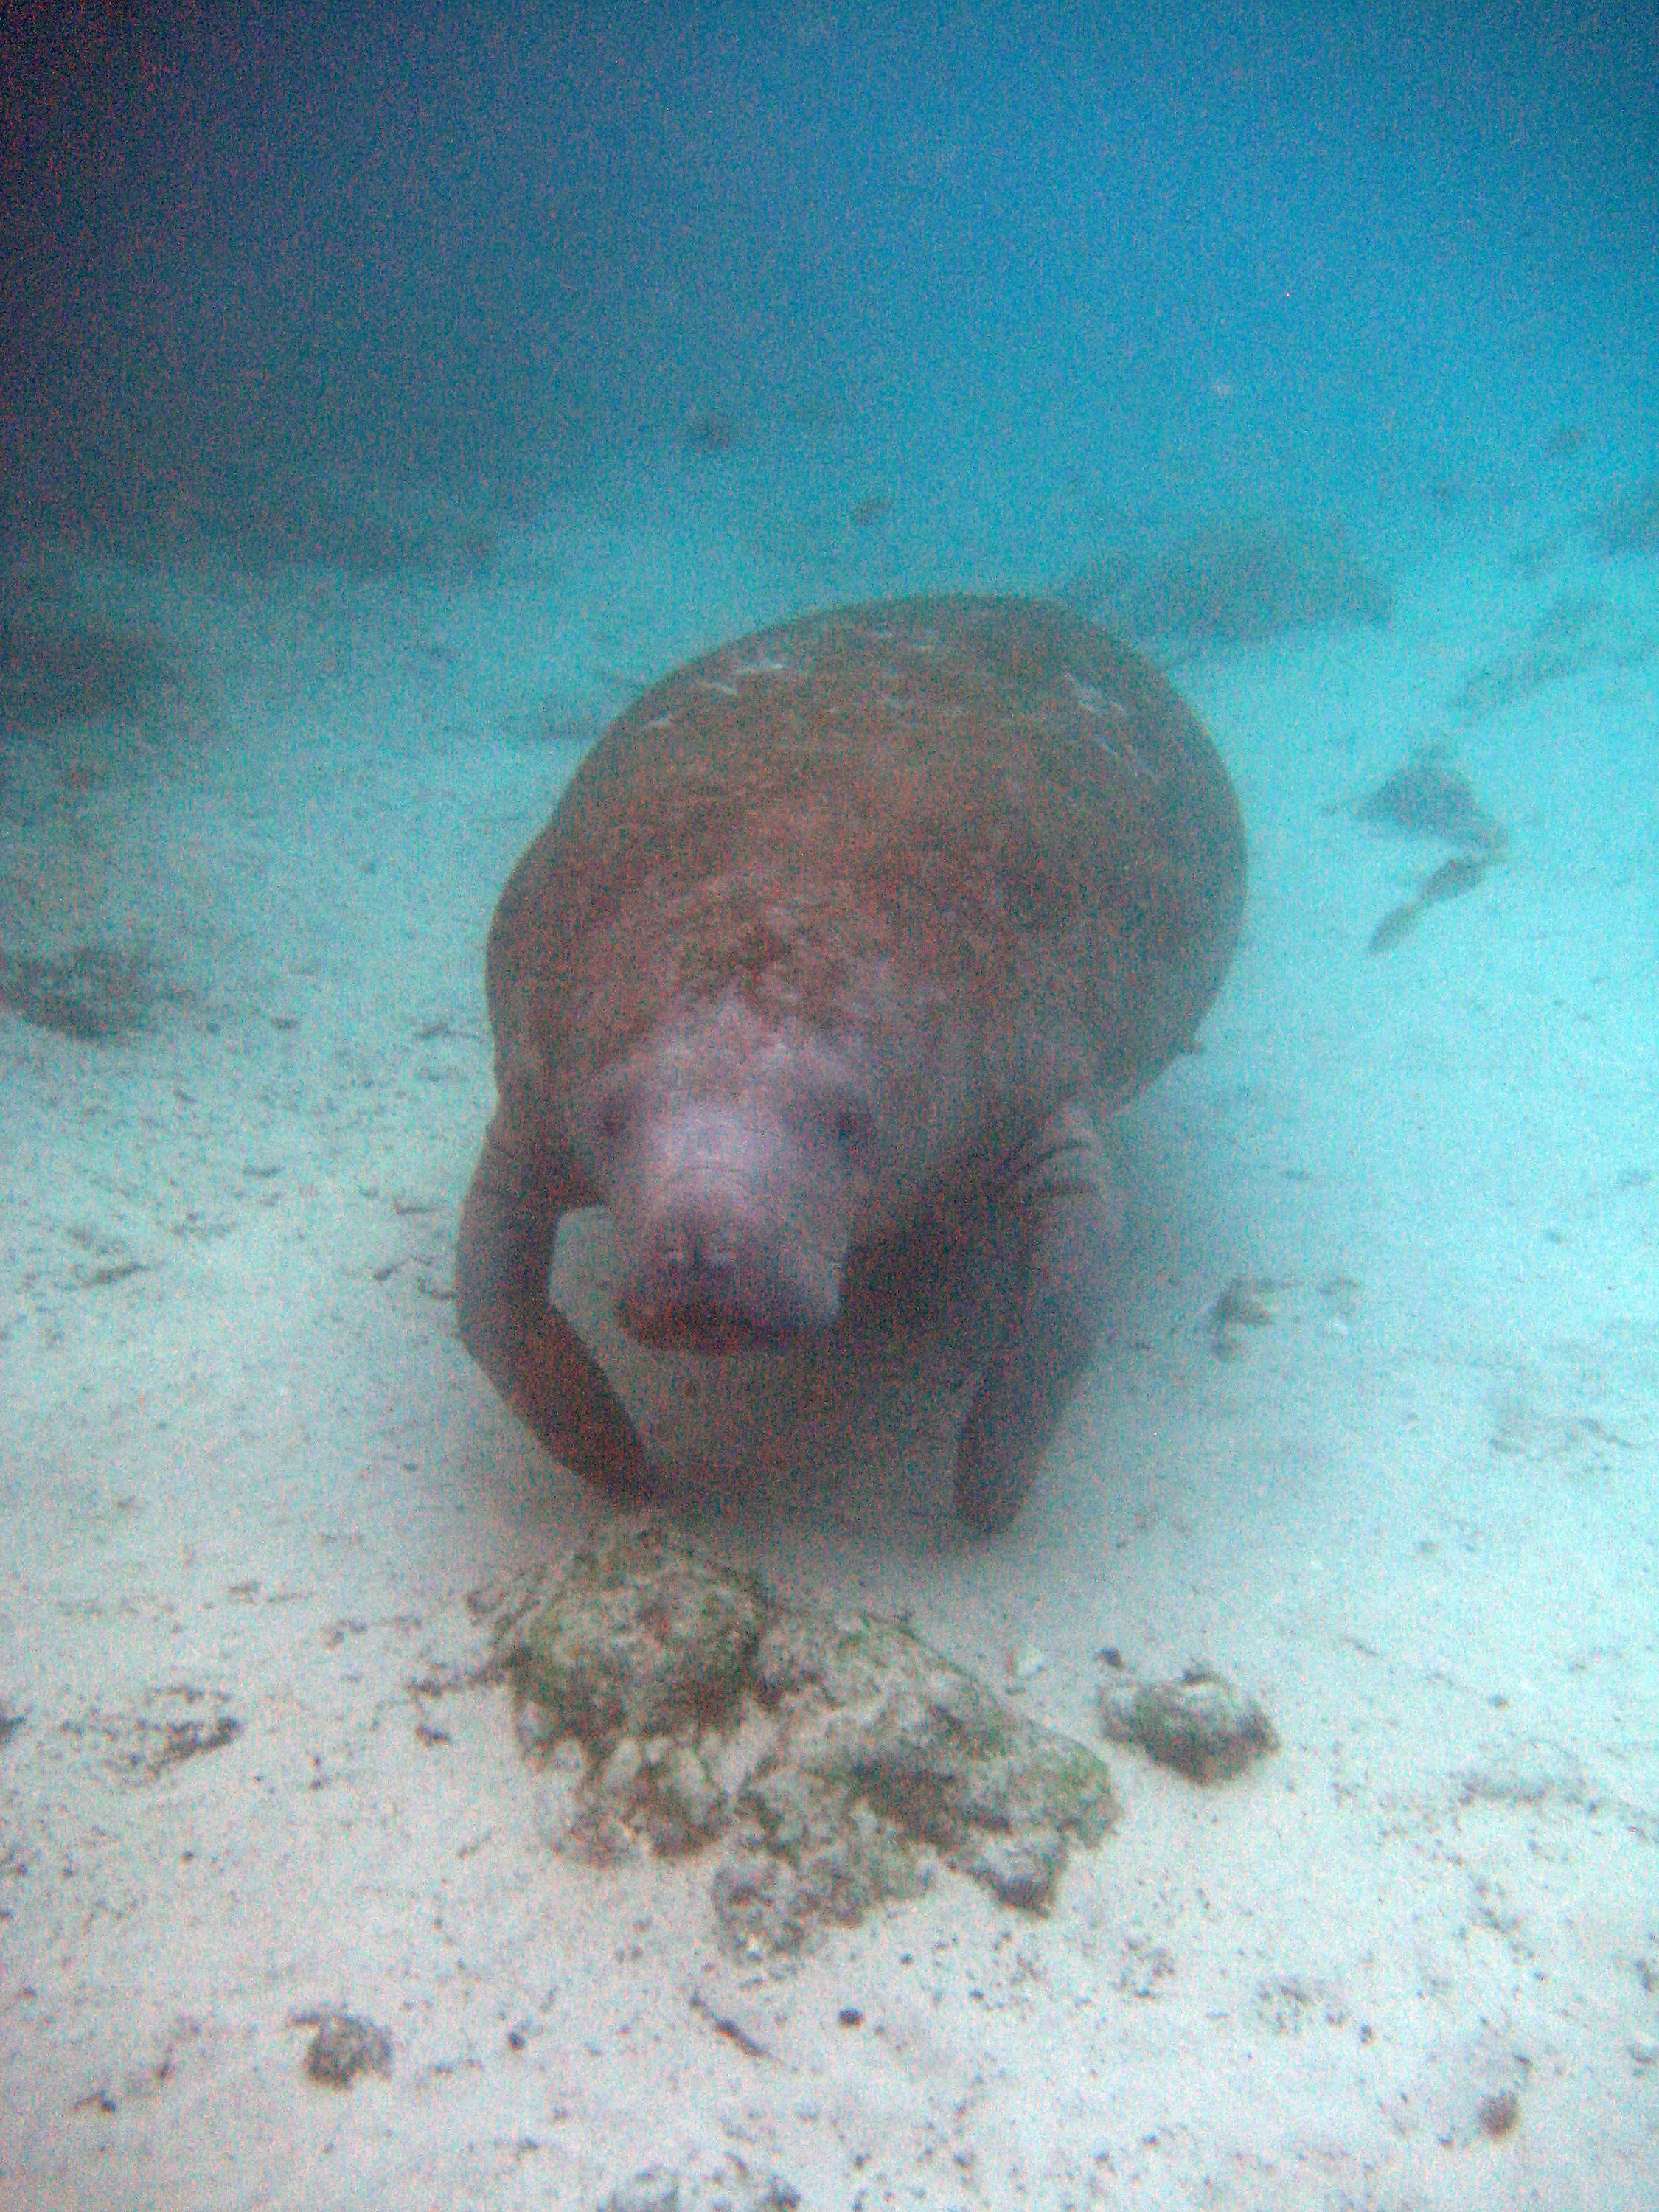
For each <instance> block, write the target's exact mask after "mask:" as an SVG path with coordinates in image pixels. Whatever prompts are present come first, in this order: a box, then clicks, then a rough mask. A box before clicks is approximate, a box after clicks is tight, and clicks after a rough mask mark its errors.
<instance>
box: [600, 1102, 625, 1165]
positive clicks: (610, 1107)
mask: <svg viewBox="0 0 1659 2212" xmlns="http://www.w3.org/2000/svg"><path fill="white" fill-rule="evenodd" d="M593 1126H594V1127H595V1129H596V1130H597V1132H598V1133H599V1142H600V1143H601V1144H602V1145H603V1146H605V1150H606V1151H607V1152H614V1151H615V1149H616V1147H617V1146H618V1145H619V1144H620V1143H621V1142H622V1139H623V1131H624V1130H625V1129H626V1128H627V1127H628V1101H627V1100H626V1098H625V1097H623V1094H622V1092H621V1091H607V1092H606V1093H605V1097H604V1099H603V1100H602V1101H601V1103H600V1106H599V1113H598V1115H597V1116H596V1117H595V1120H594V1125H593Z"/></svg>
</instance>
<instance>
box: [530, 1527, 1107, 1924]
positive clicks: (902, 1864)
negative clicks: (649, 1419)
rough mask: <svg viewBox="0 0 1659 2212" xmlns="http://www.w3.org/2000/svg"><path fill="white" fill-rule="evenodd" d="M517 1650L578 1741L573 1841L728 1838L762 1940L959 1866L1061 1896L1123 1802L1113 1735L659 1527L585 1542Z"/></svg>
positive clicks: (737, 1919)
mask: <svg viewBox="0 0 1659 2212" xmlns="http://www.w3.org/2000/svg"><path fill="white" fill-rule="evenodd" d="M504 1644H505V1648H506V1652H507V1658H508V1660H509V1662H510V1664H511V1666H512V1668H513V1673H514V1674H515V1677H516V1679H517V1680H518V1683H519V1686H520V1693H521V1697H522V1698H523V1699H524V1700H525V1703H526V1711H527V1712H528V1713H529V1714H530V1715H531V1716H532V1719H533V1726H532V1729H530V1730H529V1731H528V1733H529V1735H530V1737H531V1740H532V1741H534V1742H536V1743H538V1744H539V1746H540V1747H542V1748H543V1749H544V1750H550V1749H552V1748H553V1747H557V1746H560V1745H563V1746H564V1747H566V1749H565V1753H564V1754H563V1760H564V1772H565V1775H566V1778H567V1787H566V1790H565V1793H564V1797H563V1801H562V1805H561V1807H560V1809H559V1811H558V1813H557V1814H556V1818H555V1820H554V1822H553V1827H554V1831H555V1838H556V1841H557V1842H558V1844H560V1846H561V1847H562V1848H565V1849H572V1850H577V1851H579V1852H580V1853H581V1854H582V1855H584V1856H586V1857H589V1858H592V1859H595V1860H600V1861H603V1860H607V1859H610V1858H613V1857H617V1856H618V1855H619V1854H621V1853H623V1852H626V1851H628V1850H632V1849H635V1848H638V1847H640V1846H641V1845H648V1846H649V1847H650V1848H652V1849H653V1850H656V1851H658V1852H659V1853H663V1854H673V1853H677V1852H680V1851H685V1850H694V1849H696V1848H697V1847H698V1846H700V1845H702V1844H706V1843H708V1842H711V1841H712V1840H713V1839H714V1838H716V1837H723V1838H725V1841H724V1846H723V1851H722V1857H721V1863H720V1865H719V1866H718V1867H717V1869H716V1870H715V1874H714V1882H713V1896H714V1907H715V1912H716V1916H717V1918H718V1919H719V1922H720V1926H721V1929H722V1930H723V1932H724V1933H725V1935H726V1938H727V1940H728V1941H729V1942H731V1943H732V1945H733V1947H734V1948H737V1949H738V1950H740V1951H742V1952H744V1953H745V1954H750V1955H765V1954H788V1953H791V1952H794V1951H798V1950H799V1949H801V1948H804V1947H805V1945H806V1944H808V1943H810V1942H811V1940H812V1938H813V1936H814V1935H815V1934H816V1932H817V1930H818V1929H820V1928H822V1927H823V1926H824V1925H826V1924H842V1925H848V1924H851V1923H854V1922H856V1921H858V1920H859V1919H860V1918H861V1917H863V1916H864V1914H865V1913H866V1911H868V1910H870V1909H871V1908H872V1906H873V1905H878V1904H879V1903H881V1902H882V1901H884V1899H893V1898H900V1897H905V1896H911V1895H914V1894H915V1893H917V1892H918V1891H919V1890H921V1888H923V1887H926V1885H927V1882H928V1881H929V1880H930V1879H931V1877H932V1874H933V1867H934V1865H935V1863H938V1862H940V1861H942V1862H943V1863H945V1864H947V1865H949V1866H951V1867H953V1868H955V1869H957V1870H958V1871H960V1872H962V1873H963V1874H966V1875H970V1876H971V1877H972V1878H973V1879H974V1880H975V1881H980V1882H981V1883H983V1884H984V1885H985V1886H986V1887H987V1888H989V1889H990V1890H991V1891H992V1892H993V1893H994V1894H995V1895H996V1896H997V1897H999V1898H1000V1899H1002V1901H1003V1902H1004V1903H1006V1904H1008V1905H1016V1906H1019V1907H1021V1908H1023V1909H1024V1910H1026V1911H1034V1912H1041V1911H1045V1910H1046V1909H1047V1908H1048V1905H1049V1904H1050V1903H1051V1901H1052V1899H1053V1896H1054V1888H1055V1886H1056V1884H1057V1882H1058V1881H1059V1877H1060V1871H1061V1869H1062V1868H1063V1867H1064V1865H1065V1863H1066V1855H1067V1852H1068V1850H1069V1849H1070V1847H1071V1844H1072V1843H1073V1841H1074V1840H1076V1841H1080V1842H1082V1843H1085V1844H1091V1845H1092V1844H1097V1843H1098V1842H1099V1841H1100V1840H1101V1838H1102V1837H1103V1835H1104V1834H1105V1833H1106V1832H1107V1830H1108V1829H1109V1827H1110V1826H1111V1825H1112V1823H1113V1822H1114V1820H1115V1818H1116V1814H1117V1807H1116V1801H1115V1796H1114V1795H1113V1791H1112V1786H1111V1780H1110V1777H1109V1774H1108V1772H1107V1770H1106V1768H1105V1766H1104V1765H1103V1763H1102V1762H1101V1760H1100V1759H1097V1757H1096V1756H1095V1754H1094V1753H1092V1752H1090V1751H1088V1750H1085V1748H1084V1747H1082V1746H1081V1745H1079V1744H1074V1743H1072V1742H1070V1741H1067V1740H1066V1739H1065V1738H1062V1737H1060V1736H1056V1735H1052V1734H1050V1733H1049V1732H1048V1730H1046V1729H1042V1728H1039V1727H1038V1726H1036V1724H1035V1723H1032V1722H1030V1721H1028V1720H1026V1719H1025V1718H1024V1717H1022V1716H1020V1715H1018V1714H1015V1713H1012V1712H1010V1711H1007V1709H1006V1707H1004V1706H1003V1705H1001V1704H1000V1703H999V1701H998V1700H997V1699H995V1698H994V1697H993V1696H991V1695H990V1693H989V1692H987V1690H986V1689H985V1688H984V1686H982V1685H981V1683H980V1682H979V1681H978V1680H976V1679H975V1677H974V1676H973V1675H972V1674H969V1673H968V1672H967V1671H966V1670H965V1669H964V1668H960V1667H957V1666H954V1665H953V1664H951V1662H949V1661H948V1660H945V1659H944V1658H942V1657H941V1656H939V1654H938V1653H937V1652H935V1651H933V1650H930V1649H929V1648H928V1646H927V1644H924V1643H923V1642H922V1641H921V1638H918V1637H916V1636H915V1635H914V1634H912V1633H911V1632H910V1631H909V1630H908V1629H907V1628H904V1627H902V1626H899V1625H897V1624H896V1623H893V1622H890V1621H884V1620H873V1619H872V1618H870V1617H869V1616H867V1615H865V1614H862V1613H859V1614H852V1615H841V1616H836V1617H831V1616H830V1615H829V1614H826V1613H819V1612H817V1611H816V1610H814V1609H811V1608H807V1607H788V1606H783V1605H781V1604H779V1603H777V1602H776V1601H775V1600H773V1599H771V1598H769V1596H768V1595H766V1593H765V1592H764V1591H763V1590H762V1589H761V1588H760V1586H759V1585H758V1584H757V1583H755V1582H754V1581H753V1580H752V1579H751V1578H750V1577H745V1576H742V1575H739V1574H736V1573H734V1572H733V1571H732V1570H730V1569H728V1568H726V1567H723V1566H720V1565H717V1564H715V1563H714V1562H713V1561H711V1560H708V1559H702V1557H701V1556H700V1555H699V1554H698V1553H696V1552H695V1551H693V1550H692V1549H691V1548H690V1547H689V1546H687V1545H684V1544H683V1543H681V1542H680V1541H679V1540H678V1539H677V1538H675V1537H672V1536H671V1535H670V1534H668V1533H667V1532H666V1531H665V1530H664V1529H662V1528H659V1527H657V1526H654V1525H647V1526H646V1527H644V1528H633V1529H629V1530H624V1531H623V1532H622V1533H620V1534H618V1535H617V1536H616V1537H615V1538H613V1539H612V1540H611V1541H610V1542H609V1543H608V1544H606V1545H605V1546H604V1547H601V1548H600V1549H599V1550H598V1551H595V1552H589V1553H582V1554H580V1556H579V1557H578V1558H577V1559H576V1560H575V1561H574V1563H573V1565H572V1567H571V1569H570V1571H569V1573H568V1575H567V1576H566V1577H565V1578H564V1580H563V1581H562V1583H560V1584H559V1585H558V1586H557V1588H556V1589H554V1590H553V1591H552V1592H551V1593H550V1595H546V1596H544V1597H540V1598H538V1599H537V1600H536V1601H533V1602H532V1604H531V1605H530V1606H529V1607H528V1608H527V1609H523V1610H520V1613H518V1614H517V1616H516V1617H515V1618H514V1619H513V1620H512V1621H510V1622H509V1623H508V1624H507V1626H506V1628H505V1630H504ZM573 1740H574V1747H579V1748H577V1749H576V1750H575V1753H574V1757H572V1756H570V1755H569V1753H570V1749H571V1747H572V1743H573Z"/></svg>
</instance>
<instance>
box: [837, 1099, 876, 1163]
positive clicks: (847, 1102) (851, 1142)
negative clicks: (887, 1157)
mask: <svg viewBox="0 0 1659 2212" xmlns="http://www.w3.org/2000/svg"><path fill="white" fill-rule="evenodd" d="M830 1127H832V1128H833V1130H834V1131H835V1137H836V1144H837V1146H839V1147H840V1148H841V1150H842V1152H844V1153H845V1154H846V1155H847V1157H848V1159H849V1160H855V1159H857V1158H860V1156H861V1155H862V1154H863V1153H865V1152H867V1151H868V1150H869V1148H870V1146H872V1144H873V1143H874V1141H875V1135H876V1119H875V1116H874V1115H873V1114H872V1112H871V1111H870V1109H869V1108H868V1107H867V1106H866V1104H865V1103H864V1102H863V1100H862V1099H860V1098H843V1099H842V1101H841V1103H840V1104H839V1105H838V1106H837V1107H836V1112H835V1119H834V1121H832V1122H831V1124H830Z"/></svg>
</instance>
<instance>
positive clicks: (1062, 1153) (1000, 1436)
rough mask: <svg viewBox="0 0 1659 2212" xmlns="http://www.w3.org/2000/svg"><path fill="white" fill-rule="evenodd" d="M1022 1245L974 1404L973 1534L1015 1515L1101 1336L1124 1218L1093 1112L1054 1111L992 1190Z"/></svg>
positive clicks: (960, 1508)
mask: <svg viewBox="0 0 1659 2212" xmlns="http://www.w3.org/2000/svg"><path fill="white" fill-rule="evenodd" d="M990 1195H991V1198H992V1201H993V1203H994V1206H995V1207H996V1209H997V1212H998V1213H999V1215H1000V1217H1001V1218H1002V1221H1003V1223H1004V1225H1005V1226H1006V1227H1007V1228H1008V1229H1009V1230H1011V1231H1012V1232H1013V1237H1014V1241H1015V1244H1016V1247H1017V1249H1018V1255H1019V1257H1018V1269H1017V1275H1018V1290H1017V1297H1016V1303H1015V1307H1014V1310H1013V1312H1012V1316H1010V1318H1009V1320H1008V1322H1007V1323H1006V1327H1005V1328H1004V1331H1003V1334H1002V1336H1001V1338H1000V1341H999V1342H998V1344H997V1346H996V1347H995V1349H994V1352H992V1354H991V1358H990V1359H989V1361H988V1362H987V1365H986V1368H985V1371H984V1373H983V1374H982V1375H981V1377H980V1380H979V1386H978V1388H977V1389H975V1393H974V1395H973V1398H972V1401H971V1402H970V1403H969V1408H968V1418H967V1420H966V1422H965V1423H964V1424H963V1431H962V1441H961V1443H960V1444H959V1445H958V1447H957V1484H956V1502H957V1512H958V1513H959V1514H960V1515H961V1516H962V1517H963V1521H964V1522H966V1523H967V1524H968V1526H969V1528H971V1529H972V1530H973V1531H974V1532H975V1534H981V1535H983V1534H990V1533H991V1532H992V1531H994V1530H995V1529H998V1528H1004V1527H1006V1524H1007V1523H1008V1522H1010V1521H1011V1520H1012V1518H1013V1516H1014V1515H1015V1514H1016V1513H1017V1512H1018V1510H1019V1507H1020V1504H1021V1503H1022V1501H1023V1500H1024V1496H1025V1493H1026V1492H1027V1491H1028V1490H1029V1489H1030V1485H1031V1478H1032V1476H1033V1474H1035V1473H1036V1469H1037V1467H1038V1465H1039V1463H1040V1462H1041V1461H1042V1455H1043V1452H1044V1451H1045V1450H1046V1449H1047V1448H1048V1443H1049V1440H1050V1439H1051V1437H1053V1436H1054V1431H1055V1430H1056V1429H1057V1428H1058V1427H1059V1426H1060V1417H1061V1415H1062V1414H1063V1413H1065V1411H1066V1406H1067V1404H1068V1403H1069V1402H1070V1400H1071V1396H1072V1393H1073V1391H1074V1390H1075V1389H1076V1388H1077V1385H1078V1383H1079V1378H1080V1377H1081V1376H1082V1374H1083V1370H1084V1369H1085V1367H1086V1366H1087V1365H1088V1364H1089V1360H1090V1358H1091V1354H1092V1353H1093V1351H1094V1348H1095V1340H1096V1339H1097V1336H1098V1335H1099V1334H1100V1326H1101V1320H1102V1316H1103V1313H1104V1310H1105V1306H1106V1299H1107V1290H1108V1284H1109V1271H1110V1260H1111V1248H1112V1229H1113V1225H1114V1222H1115V1211H1114V1208H1113V1207H1112V1206H1111V1203H1110V1201H1109V1199H1108V1197H1107V1195H1106V1192H1105V1190H1104V1188H1103V1173H1102V1166H1101V1158H1100V1147H1099V1144H1098V1141H1097V1138H1096V1136H1095V1133H1094V1131H1093V1129H1092V1128H1091V1127H1090V1126H1089V1124H1088V1122H1087V1121H1086V1120H1085V1118H1084V1116H1083V1115H1081V1114H1080V1113H1079V1112H1076V1111H1074V1110H1073V1109H1069V1108H1068V1109H1065V1110H1063V1111H1062V1112H1060V1113H1059V1114H1056V1115H1054V1118H1053V1120H1052V1121H1048V1122H1047V1123H1046V1124H1045V1125H1044V1127H1042V1129H1041V1130H1039V1131H1038V1133H1036V1136H1035V1137H1034V1138H1033V1139H1031V1141H1030V1143H1029V1144H1028V1145H1025V1146H1022V1147H1021V1149H1020V1150H1019V1152H1018V1153H1016V1154H1015V1155H1014V1157H1013V1158H1012V1159H1010V1160H1009V1161H1008V1162H1007V1163H1006V1165H1005V1168H1004V1170H1003V1171H1002V1173H1001V1175H1000V1176H999V1177H998V1179H997V1182H996V1183H995V1185H994V1188H993V1189H992V1192H991V1194H990Z"/></svg>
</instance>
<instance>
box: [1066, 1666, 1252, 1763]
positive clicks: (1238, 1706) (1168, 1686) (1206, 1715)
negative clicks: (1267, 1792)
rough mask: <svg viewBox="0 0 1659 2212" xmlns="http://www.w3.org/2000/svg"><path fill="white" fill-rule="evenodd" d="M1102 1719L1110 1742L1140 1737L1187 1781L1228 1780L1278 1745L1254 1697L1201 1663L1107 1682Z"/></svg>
mask: <svg viewBox="0 0 1659 2212" xmlns="http://www.w3.org/2000/svg"><path fill="white" fill-rule="evenodd" d="M1100 1718H1101V1726H1102V1728H1103V1729H1104V1731H1105V1733H1106V1734H1107V1735H1109V1736H1110V1737H1111V1738H1112V1739H1113V1740H1114V1741H1115V1742H1118V1743H1138V1744H1139V1746H1140V1747H1141V1749H1142V1750H1143V1751H1144V1752H1146V1754H1147V1756H1148V1757H1149V1758H1152V1759H1156V1760H1157V1761H1158V1764H1159V1765H1160V1766H1172V1767H1174V1768H1175V1770H1176V1772H1177V1773H1178V1774H1184V1775H1186V1776H1187V1778H1188V1780H1189V1781H1193V1782H1225V1781H1227V1780H1228V1779H1229V1778H1231V1776H1233V1775H1235V1774H1242V1773H1243V1771H1244V1769H1245V1768H1246V1767H1247V1766H1248V1765H1249V1764H1250V1762H1251V1761H1252V1760H1253V1759H1260V1758H1261V1756H1262V1754H1263V1753H1265V1752H1269V1751H1277V1750H1278V1748H1279V1735H1278V1732H1277V1730H1276V1729H1274V1727H1273V1723H1272V1722H1271V1721H1270V1720H1269V1719H1268V1717H1267V1714H1266V1713H1265V1712H1264V1711H1262V1709H1261V1706H1260V1705H1258V1704H1257V1703H1256V1701H1255V1699H1254V1698H1247V1697H1246V1696H1245V1695H1244V1694H1243V1692H1242V1691H1241V1690H1239V1689H1237V1687H1236V1686H1234V1684H1233V1683H1231V1682H1230V1681H1229V1680H1228V1679H1227V1677H1226V1676H1225V1674H1222V1673H1221V1672H1220V1671H1219V1669H1218V1668H1214V1667H1207V1666H1204V1665H1201V1664H1200V1665H1198V1666H1194V1667H1188V1668H1186V1669H1185V1670H1184V1671H1183V1672H1182V1674H1181V1675H1180V1676H1179V1677H1178V1678H1177V1679H1176V1680H1175V1681H1172V1682H1151V1683H1135V1682H1133V1681H1131V1682H1127V1683H1121V1684H1120V1683H1112V1684H1109V1685H1107V1686H1105V1687H1103V1689H1102V1691H1101V1693H1100Z"/></svg>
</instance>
